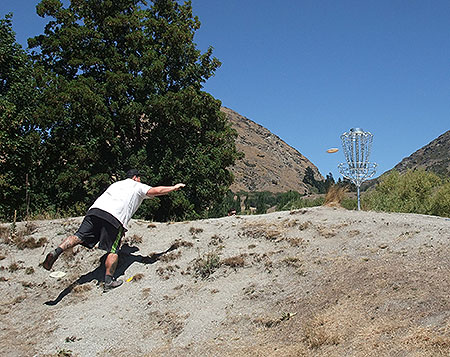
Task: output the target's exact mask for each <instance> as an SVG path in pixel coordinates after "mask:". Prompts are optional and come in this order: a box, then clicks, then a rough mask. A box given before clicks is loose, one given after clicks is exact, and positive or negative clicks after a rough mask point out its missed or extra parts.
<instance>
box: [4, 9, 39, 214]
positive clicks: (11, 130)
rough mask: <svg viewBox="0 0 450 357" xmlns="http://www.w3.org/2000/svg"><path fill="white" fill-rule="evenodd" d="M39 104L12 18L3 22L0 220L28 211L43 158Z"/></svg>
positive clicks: (28, 64)
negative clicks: (36, 109)
mask: <svg viewBox="0 0 450 357" xmlns="http://www.w3.org/2000/svg"><path fill="white" fill-rule="evenodd" d="M36 100H37V92H36V90H35V83H34V80H33V75H32V63H31V60H30V59H29V57H28V55H27V54H26V52H25V51H24V50H23V49H22V47H21V46H20V45H19V44H18V43H17V42H16V39H15V34H14V32H13V31H12V15H11V14H9V15H6V17H5V18H4V19H0V217H2V216H3V217H8V218H11V217H12V215H13V213H14V210H19V211H21V212H26V210H27V207H26V206H27V203H28V202H27V198H28V197H29V194H30V192H29V190H30V187H29V186H28V185H27V181H28V182H30V181H31V180H32V179H33V178H35V177H36V176H37V171H36V170H37V166H36V165H37V163H39V157H40V143H41V140H40V134H39V131H38V130H36V126H35V112H34V107H35V105H36ZM27 190H28V191H27Z"/></svg>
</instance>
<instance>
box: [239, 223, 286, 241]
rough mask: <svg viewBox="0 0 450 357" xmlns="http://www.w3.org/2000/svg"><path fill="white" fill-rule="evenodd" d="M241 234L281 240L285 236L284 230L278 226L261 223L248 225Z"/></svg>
mask: <svg viewBox="0 0 450 357" xmlns="http://www.w3.org/2000/svg"><path fill="white" fill-rule="evenodd" d="M240 234H242V235H243V236H246V237H249V238H256V239H258V238H264V239H267V240H270V241H275V240H280V239H282V236H283V232H282V231H281V230H280V229H278V228H277V227H273V226H272V225H261V224H254V225H248V226H247V227H244V231H243V232H242V233H240Z"/></svg>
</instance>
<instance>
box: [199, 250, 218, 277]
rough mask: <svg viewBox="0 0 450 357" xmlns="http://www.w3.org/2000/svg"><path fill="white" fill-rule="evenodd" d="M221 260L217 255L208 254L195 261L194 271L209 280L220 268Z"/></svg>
mask: <svg viewBox="0 0 450 357" xmlns="http://www.w3.org/2000/svg"><path fill="white" fill-rule="evenodd" d="M220 264H221V263H220V258H219V255H218V254H217V253H213V252H210V253H207V254H206V255H204V256H203V257H200V258H198V259H196V260H195V261H194V271H195V274H196V275H197V276H200V277H201V278H202V279H206V278H208V277H209V276H210V275H211V274H213V273H214V272H215V271H216V270H217V269H218V268H219V267H220Z"/></svg>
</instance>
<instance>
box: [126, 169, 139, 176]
mask: <svg viewBox="0 0 450 357" xmlns="http://www.w3.org/2000/svg"><path fill="white" fill-rule="evenodd" d="M134 176H136V177H141V173H140V172H139V170H137V169H131V170H128V172H127V178H133V177H134Z"/></svg>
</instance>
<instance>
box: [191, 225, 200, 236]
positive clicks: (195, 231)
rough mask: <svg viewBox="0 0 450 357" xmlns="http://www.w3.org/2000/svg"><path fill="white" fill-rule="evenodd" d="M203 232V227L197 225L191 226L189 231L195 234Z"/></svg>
mask: <svg viewBox="0 0 450 357" xmlns="http://www.w3.org/2000/svg"><path fill="white" fill-rule="evenodd" d="M202 232H203V228H195V227H191V228H189V233H191V234H192V235H193V236H195V235H197V234H200V233H202Z"/></svg>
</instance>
